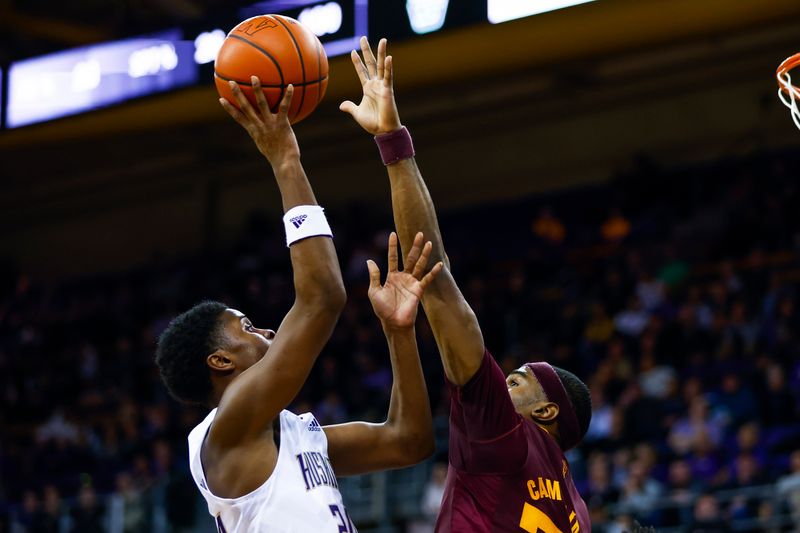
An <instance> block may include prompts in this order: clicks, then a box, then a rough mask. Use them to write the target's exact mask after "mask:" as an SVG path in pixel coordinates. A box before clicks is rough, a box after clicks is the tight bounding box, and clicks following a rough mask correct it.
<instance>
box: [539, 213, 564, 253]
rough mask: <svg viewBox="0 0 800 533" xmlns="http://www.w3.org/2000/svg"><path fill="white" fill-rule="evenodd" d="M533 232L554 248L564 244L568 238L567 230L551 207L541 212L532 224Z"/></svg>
mask: <svg viewBox="0 0 800 533" xmlns="http://www.w3.org/2000/svg"><path fill="white" fill-rule="evenodd" d="M531 231H533V234H534V235H536V237H538V238H539V239H540V240H541V241H542V242H544V243H546V244H549V245H553V246H558V245H561V244H563V243H564V240H565V239H566V237H567V228H566V227H565V226H564V224H563V223H562V222H561V221H560V220H559V219H558V218H556V216H555V215H554V214H553V210H552V209H550V208H549V207H543V208H541V209H540V210H539V216H537V217H536V220H534V221H533V224H531Z"/></svg>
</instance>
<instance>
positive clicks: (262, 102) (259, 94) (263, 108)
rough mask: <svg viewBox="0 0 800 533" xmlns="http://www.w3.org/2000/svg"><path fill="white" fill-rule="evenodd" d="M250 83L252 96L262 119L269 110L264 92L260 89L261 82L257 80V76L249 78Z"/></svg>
mask: <svg viewBox="0 0 800 533" xmlns="http://www.w3.org/2000/svg"><path fill="white" fill-rule="evenodd" d="M250 83H252V84H253V94H254V95H256V103H257V104H258V110H259V111H260V112H261V116H262V117H266V116H267V115H268V114H269V113H270V110H269V104H268V103H267V97H266V96H264V91H263V90H262V89H261V80H259V79H258V76H250Z"/></svg>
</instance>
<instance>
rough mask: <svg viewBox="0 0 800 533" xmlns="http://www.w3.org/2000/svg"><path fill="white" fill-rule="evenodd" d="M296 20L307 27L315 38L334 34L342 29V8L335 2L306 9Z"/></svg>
mask: <svg viewBox="0 0 800 533" xmlns="http://www.w3.org/2000/svg"><path fill="white" fill-rule="evenodd" d="M297 20H299V21H300V23H301V24H303V25H305V26H307V27H308V28H309V29H310V30H311V31H313V32H314V34H315V35H316V36H317V37H322V36H323V35H329V34H333V33H336V32H337V31H339V30H340V29H341V27H342V6H340V5H339V4H337V3H336V2H328V3H327V4H322V5H317V6H314V7H307V8H306V9H304V10H302V11H301V12H300V15H298V17H297Z"/></svg>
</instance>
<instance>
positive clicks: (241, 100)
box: [228, 81, 259, 121]
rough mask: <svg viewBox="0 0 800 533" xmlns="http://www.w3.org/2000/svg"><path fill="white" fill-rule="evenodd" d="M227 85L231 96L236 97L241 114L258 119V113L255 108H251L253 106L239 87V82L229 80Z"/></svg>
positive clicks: (251, 118)
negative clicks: (231, 93)
mask: <svg viewBox="0 0 800 533" xmlns="http://www.w3.org/2000/svg"><path fill="white" fill-rule="evenodd" d="M228 85H230V87H231V91H232V92H233V97H234V98H235V99H236V103H238V104H239V109H240V110H241V112H242V114H243V115H244V116H246V117H247V118H249V119H250V120H254V121H257V120H259V117H258V114H257V113H256V111H255V109H253V106H251V105H250V101H249V100H247V97H246V96H245V95H244V92H242V88H241V87H239V84H238V83H236V82H235V81H230V82H228Z"/></svg>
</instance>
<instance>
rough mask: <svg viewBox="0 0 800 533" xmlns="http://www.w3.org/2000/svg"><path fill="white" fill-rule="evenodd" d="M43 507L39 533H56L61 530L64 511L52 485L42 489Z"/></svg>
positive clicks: (59, 496)
mask: <svg viewBox="0 0 800 533" xmlns="http://www.w3.org/2000/svg"><path fill="white" fill-rule="evenodd" d="M43 495H44V498H43V499H44V506H43V510H44V513H42V522H41V524H40V528H41V529H40V531H42V532H45V531H46V532H51V531H52V532H53V533H56V532H58V531H61V530H62V522H63V518H64V516H63V515H64V509H63V507H62V503H61V495H60V494H59V492H58V489H57V488H56V487H55V486H53V485H45V487H44V492H43Z"/></svg>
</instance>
